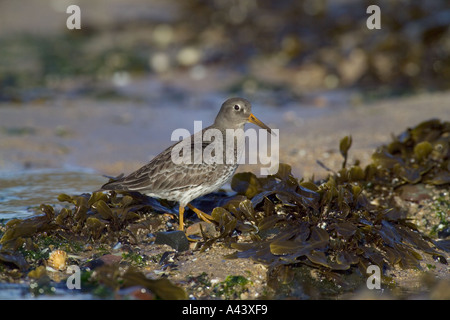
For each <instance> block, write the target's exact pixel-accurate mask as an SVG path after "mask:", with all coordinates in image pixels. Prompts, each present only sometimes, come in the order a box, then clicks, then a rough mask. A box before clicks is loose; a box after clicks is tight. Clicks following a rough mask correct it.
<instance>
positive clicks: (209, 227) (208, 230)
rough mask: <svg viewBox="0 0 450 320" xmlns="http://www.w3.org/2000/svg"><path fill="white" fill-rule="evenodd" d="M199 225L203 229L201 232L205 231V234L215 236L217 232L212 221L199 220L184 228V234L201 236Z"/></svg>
mask: <svg viewBox="0 0 450 320" xmlns="http://www.w3.org/2000/svg"><path fill="white" fill-rule="evenodd" d="M200 227H201V228H202V230H203V233H205V234H206V235H207V236H209V237H211V238H214V237H217V235H218V232H217V230H216V228H215V227H214V225H213V224H212V223H208V222H206V221H201V222H197V223H194V224H193V225H190V226H189V227H188V228H187V229H186V236H188V237H189V236H194V235H196V236H201V235H202V232H201V230H200Z"/></svg>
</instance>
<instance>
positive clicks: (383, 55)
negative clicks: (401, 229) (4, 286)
mask: <svg viewBox="0 0 450 320" xmlns="http://www.w3.org/2000/svg"><path fill="white" fill-rule="evenodd" d="M73 4H75V5H78V6H79V7H80V9H81V30H69V29H68V28H67V27H66V20H67V19H68V18H69V16H70V14H68V13H66V10H67V7H68V6H69V5H73ZM372 4H376V5H378V6H379V7H380V10H381V29H379V30H376V29H375V30H369V29H368V28H367V26H366V21H367V19H368V18H369V16H370V14H368V13H366V10H367V7H368V6H369V5H372ZM449 25H450V2H449V1H447V0H430V1H419V0H409V1H408V0H376V1H355V0H335V1H330V0H280V1H269V0H211V1H206V0H189V1H175V0H148V1H144V0H128V1H119V0H96V1H88V0H70V1H66V0H39V1H17V0H0V172H2V173H3V174H4V175H3V179H4V181H3V183H2V185H3V190H2V189H0V193H1V192H3V194H4V195H5V194H8V192H9V191H8V190H9V189H8V190H7V187H5V186H13V187H14V188H17V187H18V186H20V185H23V184H24V183H26V181H30V177H29V176H23V175H22V176H20V174H22V173H23V172H30V170H43V169H55V168H56V169H58V170H59V172H60V173H61V172H62V175H60V176H58V178H57V181H58V182H57V185H58V186H61V184H62V183H63V182H67V183H69V182H68V181H71V183H79V186H80V187H79V188H81V189H84V190H85V191H92V188H94V187H95V186H100V185H101V183H102V182H104V180H105V178H103V177H101V174H110V175H118V174H120V173H121V172H125V173H129V172H131V171H132V170H135V169H137V168H138V167H140V166H142V165H143V164H145V163H146V162H147V161H148V160H150V159H151V158H152V157H153V156H155V155H157V154H158V153H159V152H161V151H162V150H163V149H164V148H166V147H167V146H169V145H170V144H172V143H173V142H171V141H170V135H171V132H172V131H173V130H174V129H176V128H187V129H188V130H190V131H191V132H192V130H193V121H194V120H203V121H204V125H205V126H206V125H209V124H210V123H211V122H212V121H213V119H214V117H215V115H216V113H217V111H218V109H219V107H220V104H221V103H222V102H223V101H224V100H225V99H226V98H229V97H231V96H243V97H245V98H247V99H249V100H251V101H252V103H253V111H254V113H255V115H256V116H258V117H259V118H260V119H261V120H262V121H264V122H266V123H267V124H269V125H270V126H272V127H274V128H279V129H280V144H281V145H280V160H281V161H282V162H287V163H289V164H291V165H292V166H293V168H294V172H295V173H296V174H297V175H298V176H300V177H302V176H303V177H306V178H309V177H311V176H312V175H314V176H315V177H316V178H317V177H320V176H323V175H325V174H326V171H325V170H324V169H323V168H321V167H320V166H318V165H317V163H316V160H317V159H320V160H321V161H322V162H324V163H326V165H328V166H329V167H331V168H338V167H339V166H340V164H341V157H340V155H339V152H338V143H339V139H340V138H341V137H343V136H345V135H348V134H352V135H353V141H354V146H353V148H352V151H351V156H353V158H354V159H360V160H361V161H362V162H364V161H367V160H368V159H369V158H370V155H371V153H372V152H373V150H374V148H375V147H376V146H378V145H380V144H382V143H386V142H387V141H388V140H389V139H390V135H391V133H394V134H395V133H400V132H401V131H403V130H404V129H406V127H408V126H414V125H416V124H417V123H419V122H421V121H424V120H427V119H429V118H431V117H437V118H441V119H442V120H449V110H450V103H449V102H450V95H449V93H448V89H449V88H450V28H449ZM83 170H84V171H83ZM242 170H250V171H254V172H256V169H253V168H248V167H246V166H243V168H242ZM81 171H83V172H86V174H87V175H88V176H89V177H93V178H92V179H93V180H92V181H91V180H88V181H87V180H83V179H81V178H80V180H81V181H78V182H77V181H76V178H75V177H78V176H79V175H78V174H75V175H71V176H70V178H67V176H65V175H64V174H65V173H67V172H75V173H78V172H81ZM31 172H33V174H32V175H31V176H32V177H34V178H36V177H38V176H39V177H40V175H43V176H42V179H39V180H38V181H39V182H36V183H35V184H36V185H42V184H44V182H45V181H50V182H49V183H50V187H49V189H54V185H55V181H52V179H56V178H55V175H54V171H51V172H50V173H48V172H47V171H45V172H44V173H42V171H39V173H37V172H36V171H31ZM6 173H7V174H6ZM5 174H6V175H5ZM19 177H21V178H20V179H19ZM66 178H67V179H66ZM5 181H7V182H5ZM89 183H91V184H89ZM11 188H12V187H11ZM14 190H16V189H14ZM77 190H78V189H77ZM59 191H60V190H57V191H56V192H59ZM71 191H73V190H72V189H71ZM11 192H12V191H11ZM14 192H15V193H14ZM14 192H12V193H11V194H15V195H17V191H14ZM21 192H23V190H22V191H21ZM34 193H36V192H35V191H34ZM1 199H2V198H1V197H0V200H1ZM3 199H9V198H8V197H7V196H3ZM17 199H19V200H20V201H22V200H23V197H19V196H17ZM4 201H6V200H4ZM33 201H36V200H33Z"/></svg>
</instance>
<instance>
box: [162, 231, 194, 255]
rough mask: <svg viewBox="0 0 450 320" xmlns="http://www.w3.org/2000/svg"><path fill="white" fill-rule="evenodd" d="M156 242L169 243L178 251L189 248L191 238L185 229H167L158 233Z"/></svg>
mask: <svg viewBox="0 0 450 320" xmlns="http://www.w3.org/2000/svg"><path fill="white" fill-rule="evenodd" d="M155 244H167V245H169V246H171V247H172V248H174V249H175V250H177V251H186V250H188V249H189V240H188V239H187V237H186V234H185V233H184V232H183V231H180V230H177V231H166V232H158V233H157V234H156V239H155Z"/></svg>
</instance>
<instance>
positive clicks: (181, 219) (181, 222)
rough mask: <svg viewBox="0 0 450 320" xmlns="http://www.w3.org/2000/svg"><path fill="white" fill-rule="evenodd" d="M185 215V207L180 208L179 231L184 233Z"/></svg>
mask: <svg viewBox="0 0 450 320" xmlns="http://www.w3.org/2000/svg"><path fill="white" fill-rule="evenodd" d="M183 215H184V207H182V206H180V208H179V209H178V222H179V223H178V224H179V226H178V229H179V230H181V231H184V219H183Z"/></svg>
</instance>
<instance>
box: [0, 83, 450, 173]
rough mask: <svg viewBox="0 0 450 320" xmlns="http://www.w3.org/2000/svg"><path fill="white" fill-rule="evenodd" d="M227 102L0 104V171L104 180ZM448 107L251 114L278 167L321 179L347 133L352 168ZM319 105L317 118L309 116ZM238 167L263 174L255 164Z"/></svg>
mask: <svg viewBox="0 0 450 320" xmlns="http://www.w3.org/2000/svg"><path fill="white" fill-rule="evenodd" d="M194 96H195V95H194ZM195 97H199V96H195ZM224 98H226V97H223V98H222V97H221V96H220V95H218V96H217V97H216V98H215V99H212V98H210V99H204V100H203V101H202V99H201V98H197V99H192V100H190V101H187V102H184V101H183V102H180V103H179V104H173V105H168V104H167V103H166V104H164V103H163V102H161V101H154V102H150V103H146V102H135V101H127V100H125V101H102V100H94V99H87V98H83V99H77V100H63V99H60V100H55V101H50V102H46V103H38V102H34V103H27V104H23V105H17V104H2V106H1V107H0V150H2V152H1V153H0V171H4V170H19V171H20V170H24V169H29V168H65V167H84V168H90V169H94V170H95V171H97V172H98V173H99V174H107V175H118V174H120V173H122V172H124V173H127V172H131V171H132V170H135V169H137V168H138V167H140V166H142V165H143V164H145V163H146V162H148V161H149V160H150V159H151V158H153V157H154V156H155V155H157V154H158V153H159V152H161V151H162V150H164V149H165V148H166V147H168V146H170V145H171V144H173V143H174V142H172V141H171V133H172V131H173V130H174V129H177V128H186V129H188V130H189V131H190V132H193V122H194V120H202V121H203V124H204V126H207V125H209V124H210V123H212V121H213V119H214V117H215V115H216V112H217V110H218V109H219V108H220V103H221V99H224ZM449 105H450V93H448V92H444V93H436V94H422V95H417V96H411V97H407V98H397V99H390V100H384V101H379V102H374V103H371V104H360V105H355V106H344V107H334V106H333V105H332V104H330V105H326V106H323V107H316V106H311V105H307V104H305V103H302V102H299V103H298V104H297V105H295V104H291V105H289V106H286V107H278V108H276V107H273V106H270V105H262V104H254V106H253V112H254V113H255V114H256V115H257V116H258V117H259V118H260V119H261V120H263V121H264V122H266V123H267V124H268V125H269V126H271V127H272V128H278V129H279V130H280V135H279V136H280V162H285V163H289V164H291V165H292V167H293V171H294V173H295V175H296V176H298V177H305V178H309V177H311V176H312V175H314V176H315V177H316V178H318V177H321V176H323V175H325V174H326V171H325V170H324V169H323V168H321V167H320V166H319V165H318V164H317V163H316V160H320V161H322V162H323V163H324V164H325V165H327V166H328V167H329V168H331V169H339V167H340V165H341V163H342V157H341V155H340V154H339V150H338V147H339V141H340V139H341V138H343V137H344V136H346V135H352V137H353V146H352V148H351V150H350V159H349V163H351V162H352V161H354V160H355V159H359V160H360V161H361V162H362V163H363V164H364V163H367V162H368V160H369V159H370V156H371V154H372V152H373V151H374V150H375V148H376V147H377V146H379V145H381V144H383V143H388V142H389V141H390V136H391V134H394V135H395V134H399V133H400V132H402V131H403V130H405V129H406V128H407V127H412V126H414V125H416V124H418V123H419V122H421V121H424V120H427V119H431V118H439V119H441V120H446V121H448V120H449V119H450V109H449ZM318 108H320V109H321V110H320V113H318V115H315V114H314V113H313V112H312V111H314V110H316V109H318ZM249 126H252V125H249ZM239 170H240V171H252V172H255V173H258V172H259V170H258V167H257V166H256V167H255V166H253V165H242V166H241V167H240V169H239Z"/></svg>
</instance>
